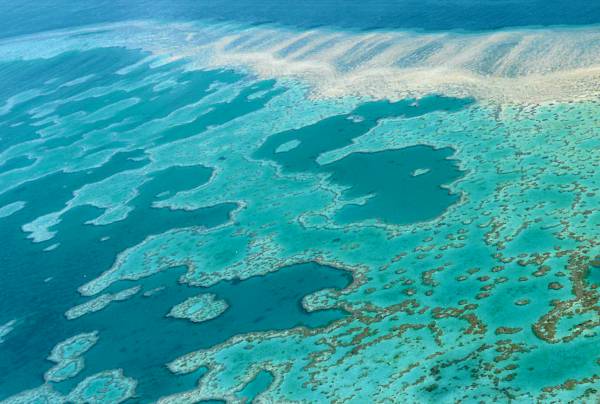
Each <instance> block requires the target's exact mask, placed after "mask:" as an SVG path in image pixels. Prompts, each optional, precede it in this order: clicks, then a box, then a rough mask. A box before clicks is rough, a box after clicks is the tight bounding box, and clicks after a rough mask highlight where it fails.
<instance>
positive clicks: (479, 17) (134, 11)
mask: <svg viewBox="0 0 600 404" xmlns="http://www.w3.org/2000/svg"><path fill="white" fill-rule="evenodd" d="M0 16H1V17H2V26H1V27H0V37H8V36H13V35H19V34H26V33H32V32H37V31H45V30H49V29H58V28H65V27H71V26H76V25H85V24H93V23H101V22H110V21H124V20H129V19H158V20H196V19H206V18H210V19H216V20H225V21H231V20H234V21H239V22H244V23H250V24H263V23H277V24H285V25H289V26H295V27H301V28H309V27H317V26H335V27H343V28H349V29H358V30H364V29H380V28H408V29H417V30H421V29H422V30H466V31H481V30H495V29H500V28H506V27H523V26H540V25H585V24H597V23H600V2H598V1H589V0H571V1H564V0H449V1H444V0H298V1H279V0H237V1H230V0H133V1H131V0H82V1H70V0H38V1H36V2H35V6H34V7H32V4H31V2H30V1H26V0H16V1H7V0H3V1H2V2H0Z"/></svg>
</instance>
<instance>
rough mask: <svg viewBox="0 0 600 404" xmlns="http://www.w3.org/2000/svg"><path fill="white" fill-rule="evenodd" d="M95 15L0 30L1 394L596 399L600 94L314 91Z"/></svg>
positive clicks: (77, 398)
mask: <svg viewBox="0 0 600 404" xmlns="http://www.w3.org/2000/svg"><path fill="white" fill-rule="evenodd" d="M105 29H106V32H107V33H106V32H104V31H102V32H99V33H97V34H92V35H89V36H81V35H77V36H73V35H68V34H65V36H62V35H58V36H57V37H50V38H45V39H39V40H33V39H22V40H21V41H15V42H14V43H12V42H10V41H9V42H5V43H4V44H2V47H1V49H0V50H1V52H0V55H2V60H3V61H2V63H1V64H0V74H2V77H4V78H5V80H6V82H7V83H8V84H6V85H5V86H3V87H2V89H1V90H0V97H1V98H0V101H1V102H2V104H0V111H1V112H0V114H1V115H0V130H1V132H0V133H1V134H0V148H1V149H0V153H1V154H0V187H1V191H2V193H1V194H0V232H1V234H2V242H3V248H2V252H1V253H0V260H1V264H2V271H1V273H0V285H2V292H3V293H2V294H1V295H0V303H1V305H2V307H3V312H2V314H1V315H0V324H4V325H3V326H2V328H0V341H3V342H2V343H1V344H0V351H1V352H2V353H3V354H2V355H0V372H1V374H3V375H5V376H6V377H5V378H4V379H3V380H2V381H0V398H1V399H5V398H8V399H7V402H35V401H34V400H40V401H39V402H44V400H47V401H49V402H64V401H74V402H85V401H86V400H88V401H90V402H119V401H129V402H150V401H156V400H157V399H158V398H160V397H163V398H164V400H165V401H166V402H198V401H201V400H228V401H232V402H239V401H243V400H256V401H261V400H262V401H263V402H270V401H272V402H282V401H304V402H323V401H346V400H347V401H351V402H384V401H385V400H398V399H400V398H401V400H402V401H403V402H440V401H441V402H456V401H461V400H462V401H463V402H480V401H484V402H491V401H494V400H495V401H499V402H505V401H507V400H509V399H514V400H515V402H531V401H532V400H540V401H544V402H545V401H547V402H550V401H557V402H568V401H574V402H594V401H595V400H596V399H597V398H598V390H597V386H598V382H599V377H600V376H599V367H600V364H599V362H598V360H599V349H598V341H599V337H598V334H597V331H598V324H599V321H600V319H599V317H598V312H599V306H598V291H597V280H598V279H599V276H598V273H597V272H598V271H599V270H600V269H599V267H600V265H598V262H597V261H595V260H597V258H596V257H597V256H598V255H599V254H600V248H599V246H598V242H597V240H599V239H600V237H599V235H600V216H599V214H598V209H597V207H598V205H599V202H600V193H599V192H600V173H599V171H598V165H599V163H600V157H599V156H598V146H599V141H598V133H597V127H598V123H599V122H598V116H600V104H598V103H597V102H594V101H585V102H583V101H582V102H573V103H563V104H560V103H547V104H541V105H533V104H532V105H525V106H523V105H497V104H493V103H491V102H483V101H480V100H476V99H472V98H451V97H442V96H437V95H430V96H427V97H424V98H422V99H419V100H415V99H403V100H399V101H395V102H390V101H385V100H383V101H382V100H372V99H367V98H357V97H340V98H336V99H320V100H319V99H315V98H312V97H310V96H309V93H308V89H307V87H306V85H305V84H303V83H302V82H300V81H296V80H279V81H277V80H259V79H257V78H256V77H254V76H252V75H250V74H248V73H243V72H239V71H238V72H234V71H232V70H227V69H210V70H207V69H203V70H193V69H191V70H190V69H189V68H190V67H191V66H190V65H188V61H189V60H188V59H181V60H176V61H174V60H170V59H169V57H168V55H166V56H163V57H160V56H159V57H150V58H148V57H149V54H148V53H147V52H144V51H141V50H139V49H132V48H134V46H133V45H132V44H133V43H134V42H135V41H134V40H133V39H126V40H124V42H125V43H127V45H129V47H128V48H127V49H126V48H120V47H111V48H107V47H105V46H104V45H106V44H108V43H111V42H112V41H113V40H114V38H115V37H126V31H125V33H124V32H123V31H119V30H123V29H124V28H122V27H121V28H119V27H117V28H114V30H112V28H110V27H108V28H105ZM154 34H155V33H154ZM136 35H137V36H136V38H139V37H140V33H139V32H137V31H136ZM180 35H182V36H183V35H184V33H180ZM142 37H143V35H142ZM148 42H151V41H150V40H149V39H148ZM101 45H102V46H101ZM140 47H143V46H142V45H140ZM21 56H23V57H25V59H26V60H15V59H19V58H20V57H21ZM38 56H44V57H45V58H40V57H38ZM195 62H196V63H197V62H198V61H197V60H196V61H195ZM194 66H196V67H197V65H194ZM2 105H3V106H2ZM206 293H210V294H212V295H214V300H210V299H208V300H203V301H202V304H203V305H204V304H209V303H210V301H213V302H215V307H212V308H207V309H206V310H207V312H206V313H204V315H205V317H202V316H199V317H198V318H200V319H203V318H204V319H207V320H205V321H191V320H190V319H189V318H186V316H188V317H189V316H190V313H188V312H185V313H183V315H180V316H179V317H181V318H177V316H172V315H171V316H169V313H171V310H172V309H173V308H174V307H177V305H180V304H182V303H184V302H186V301H187V299H190V298H194V297H197V296H200V295H203V294H206ZM93 299H96V300H93ZM191 302H194V300H191ZM223 302H225V304H224V303H223ZM199 306H202V305H199ZM182 307H184V308H185V306H179V309H180V310H181V308H182ZM196 309H197V307H196V306H194V310H196ZM70 310H71V311H70ZM176 310H177V309H176ZM67 312H70V313H77V315H76V316H69V317H72V319H71V320H68V319H67V318H66V316H65V313H67ZM196 313H197V311H195V312H194V315H195V314H196ZM180 314H181V313H180ZM69 338H74V339H69ZM63 341H66V342H65V343H64V344H62V345H57V344H60V343H61V342H63ZM73 341H75V342H73ZM79 344H83V345H82V346H83V348H82V346H80V345H79ZM55 346H56V347H57V348H55ZM61 347H62V348H61ZM64 347H67V348H68V349H63V348H64ZM53 348H55V349H54V352H55V353H57V355H52V356H51V357H50V359H51V360H47V359H46V358H47V357H48V356H49V355H51V352H53ZM61 365H62V366H64V367H61ZM54 366H58V368H54V370H53V371H52V370H50V369H52V368H53V367H54ZM167 366H168V368H167ZM49 370H50V372H49V373H46V372H48V371H49ZM44 375H45V377H46V379H44ZM63 379H64V380H63ZM45 380H46V381H45ZM9 397H10V398H9ZM170 400H172V401H170Z"/></svg>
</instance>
